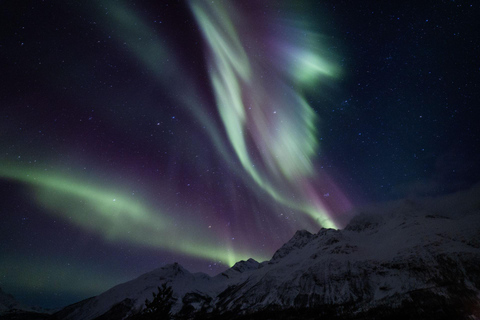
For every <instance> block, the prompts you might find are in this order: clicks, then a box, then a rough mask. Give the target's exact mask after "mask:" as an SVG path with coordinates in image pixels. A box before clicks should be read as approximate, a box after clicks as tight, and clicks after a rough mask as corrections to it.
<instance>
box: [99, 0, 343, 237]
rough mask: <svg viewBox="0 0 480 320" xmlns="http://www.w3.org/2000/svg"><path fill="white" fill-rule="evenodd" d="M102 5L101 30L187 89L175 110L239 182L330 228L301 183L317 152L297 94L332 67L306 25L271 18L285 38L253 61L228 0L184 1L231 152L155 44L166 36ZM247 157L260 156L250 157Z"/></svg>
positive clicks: (166, 82)
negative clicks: (201, 44) (196, 127)
mask: <svg viewBox="0 0 480 320" xmlns="http://www.w3.org/2000/svg"><path fill="white" fill-rule="evenodd" d="M106 4H107V5H106V6H105V7H104V6H102V7H101V13H102V19H100V20H99V23H101V24H103V25H104V28H105V29H106V30H110V29H115V30H116V35H115V36H114V38H116V39H117V41H118V42H119V43H121V45H122V46H127V47H128V48H129V49H130V51H131V52H132V53H133V54H134V56H135V57H136V58H137V60H138V61H139V62H141V63H142V64H143V65H144V66H145V67H146V68H147V69H148V70H150V71H152V72H153V74H154V75H155V77H156V78H157V79H158V80H159V81H160V83H161V85H162V87H163V88H164V89H165V90H167V91H172V92H174V91H175V88H178V87H188V88H189V89H188V91H186V92H184V94H182V95H177V96H176V97H175V99H176V100H177V102H178V104H179V106H182V107H184V108H186V110H188V111H189V112H190V113H191V114H192V119H196V120H198V121H199V122H200V124H201V126H202V128H204V129H206V130H207V132H208V134H209V136H210V138H211V139H212V141H213V143H214V145H215V147H216V148H217V152H218V153H219V154H220V155H221V156H222V157H223V158H224V160H225V161H227V162H229V163H230V164H232V167H235V164H236V163H237V161H236V160H235V158H236V159H238V161H239V162H240V164H241V168H242V169H243V171H244V172H246V173H247V175H243V174H241V173H240V174H239V175H240V176H241V177H243V178H244V179H245V180H246V182H247V183H250V182H253V184H252V187H259V188H260V189H261V190H263V191H265V192H266V193H267V194H268V195H269V196H271V197H272V198H273V199H274V200H275V201H277V202H278V203H279V204H280V205H282V206H285V207H288V208H291V209H293V210H296V211H298V212H302V213H305V214H306V215H307V216H308V217H310V218H312V219H313V220H314V221H315V223H316V224H317V225H319V226H322V227H328V228H338V226H337V225H336V223H335V222H334V221H333V220H332V219H331V218H330V216H329V213H328V212H327V210H326V209H325V208H324V206H323V205H322V200H321V198H320V197H319V196H318V195H315V192H312V190H313V189H314V187H313V186H312V184H311V183H310V182H309V180H311V181H313V180H316V179H319V177H318V175H317V173H316V172H315V168H313V166H312V159H313V158H314V157H315V156H316V155H317V152H318V141H317V137H316V136H317V129H316V125H317V124H318V119H317V116H316V114H315V113H314V112H313V110H312V108H311V106H310V105H309V104H308V102H307V101H306V99H305V98H304V96H303V95H302V91H303V90H307V89H311V88H315V85H316V84H317V83H318V82H319V80H321V79H322V77H333V76H335V75H336V74H338V70H337V68H336V67H335V66H334V65H333V64H332V63H329V62H327V61H326V60H325V59H323V58H322V55H321V52H322V48H321V47H320V45H319V44H320V43H321V37H320V36H319V35H318V34H316V33H315V32H312V31H309V28H310V27H311V26H309V25H308V23H305V22H301V23H299V22H297V21H293V22H292V21H291V20H287V21H282V22H285V25H287V27H285V26H284V25H281V26H279V25H278V21H274V22H273V23H276V27H280V28H285V30H284V31H285V32H284V34H288V35H289V36H288V37H286V36H284V35H283V34H282V37H283V38H284V39H282V40H283V42H282V43H279V44H278V45H277V46H276V47H274V48H273V49H271V50H273V51H276V52H280V54H278V55H277V56H276V57H274V58H272V59H266V58H258V57H257V56H258V55H257V54H256V52H255V51H254V50H253V49H251V51H252V52H249V51H248V50H246V45H245V44H244V42H247V41H250V42H249V43H252V42H253V41H252V39H248V36H247V35H245V36H244V37H243V38H242V37H240V35H239V33H238V32H237V30H238V29H240V28H244V29H245V28H247V29H248V28H249V22H252V21H247V20H245V21H242V16H241V14H239V13H241V12H240V11H237V9H236V8H235V3H234V2H229V6H228V10H227V6H226V5H225V6H223V5H222V3H221V2H220V3H217V2H216V3H211V2H208V1H203V0H192V1H190V2H189V4H190V7H191V10H192V12H193V15H194V17H195V19H196V21H197V23H198V25H199V27H200V29H201V31H202V33H203V35H204V38H205V40H206V43H207V44H208V49H209V54H210V57H209V58H210V63H209V66H210V68H209V70H210V79H211V84H212V87H213V91H214V94H215V98H216V104H217V109H218V112H219V114H220V117H221V119H222V121H223V130H224V131H225V133H226V135H227V137H228V142H229V143H230V146H231V147H232V149H233V150H234V155H232V154H231V152H229V148H227V145H226V143H227V141H226V139H225V138H224V136H225V133H223V130H222V129H221V128H219V127H218V125H217V124H216V123H215V122H214V121H213V120H212V119H211V117H209V116H208V114H207V113H206V111H205V110H204V108H203V107H202V105H205V102H202V96H203V95H202V94H201V93H200V92H201V90H200V89H199V88H198V85H197V84H195V83H194V82H193V81H192V80H191V77H190V76H189V75H188V71H187V70H184V69H183V68H182V64H181V63H180V62H179V61H178V59H176V56H175V54H174V50H173V49H171V48H169V46H168V45H167V44H166V43H167V42H166V41H165V39H163V38H166V37H163V38H162V35H161V33H159V32H160V31H158V32H154V31H153V30H152V29H151V28H149V27H148V26H147V25H146V24H145V23H144V22H143V20H142V18H141V17H140V16H138V15H137V14H136V13H135V12H133V11H132V10H131V9H129V8H128V6H127V5H126V3H124V2H122V1H107V2H106ZM105 11H106V12H105ZM99 13H100V12H99ZM105 13H108V14H105ZM99 17H100V16H99ZM233 17H234V18H233ZM299 20H301V19H299ZM113 26H116V28H114V27H113ZM240 26H241V27H240ZM282 37H279V38H282ZM142 39H150V40H151V41H143V40H142ZM262 53H263V52H262ZM266 54H268V52H267V53H263V55H264V56H265V55H266ZM269 60H273V62H269ZM269 73H271V74H272V75H271V76H269V77H268V79H263V74H269ZM285 79H287V80H285ZM272 114H275V118H273V117H272V116H271V115H272ZM250 138H251V139H250ZM251 140H253V141H254V144H253V145H252V144H251V143H250V141H251ZM252 152H253V153H255V152H258V153H260V156H259V157H255V158H253V157H252V156H251V153H252ZM237 170H238V169H237ZM247 177H250V179H247ZM320 179H321V178H320ZM280 186H282V187H280ZM307 194H308V195H307ZM292 195H293V196H292ZM310 225H311V220H305V221H303V226H304V227H305V228H308V227H309V226H310Z"/></svg>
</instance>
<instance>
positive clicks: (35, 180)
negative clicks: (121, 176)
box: [0, 164, 266, 266]
mask: <svg viewBox="0 0 480 320" xmlns="http://www.w3.org/2000/svg"><path fill="white" fill-rule="evenodd" d="M0 178H3V179H11V180H14V181H17V182H21V183H24V184H27V185H29V186H31V187H33V188H34V191H35V199H36V201H37V202H38V203H39V204H40V205H41V206H43V207H45V208H46V209H47V210H48V211H49V212H52V213H54V214H56V215H57V216H58V217H60V218H62V219H64V220H65V221H67V222H70V223H72V224H74V225H76V226H79V227H81V228H83V229H85V230H89V231H92V232H95V233H97V234H99V235H101V236H103V237H104V238H105V239H106V240H108V241H125V242H128V243H131V244H136V245H142V246H147V247H152V248H160V249H164V250H168V251H171V252H175V253H180V254H186V255H188V256H191V257H197V258H203V259H206V260H207V259H209V260H213V261H218V262H221V263H223V264H226V265H228V266H232V265H233V264H234V263H235V262H237V261H239V260H240V259H248V258H250V257H252V252H239V251H237V250H235V249H234V248H232V247H231V246H230V245H229V244H225V245H223V246H222V243H225V241H222V239H215V238H213V237H212V235H211V234H207V233H205V232H202V230H208V227H207V226H203V227H202V223H201V222H200V221H195V220H193V219H192V218H190V219H189V220H190V221H189V222H188V223H182V228H183V229H186V230H189V231H190V232H180V231H179V230H178V227H176V226H175V223H174V221H172V219H170V218H169V217H168V216H167V215H165V214H162V213H161V212H159V211H157V210H155V211H154V210H152V209H150V208H149V207H148V206H146V205H144V204H143V203H142V202H141V201H140V200H138V199H136V198H135V197H133V196H130V195H128V194H127V193H125V192H120V191H117V190H106V189H103V188H99V187H97V186H96V185H93V184H87V183H83V182H81V181H78V180H75V179H73V178H70V177H66V176H61V175H60V174H58V173H55V172H51V171H40V170H34V169H31V168H19V167H16V166H11V165H6V164H2V166H0ZM253 258H254V259H258V260H259V261H263V260H266V257H264V256H258V255H257V256H255V255H254V254H253Z"/></svg>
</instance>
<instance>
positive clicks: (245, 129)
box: [0, 0, 480, 307]
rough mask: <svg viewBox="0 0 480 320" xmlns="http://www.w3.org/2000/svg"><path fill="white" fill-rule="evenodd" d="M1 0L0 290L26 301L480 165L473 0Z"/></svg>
mask: <svg viewBox="0 0 480 320" xmlns="http://www.w3.org/2000/svg"><path fill="white" fill-rule="evenodd" d="M459 5H460V6H459ZM1 6H2V7H3V9H4V10H2V17H1V18H2V19H0V21H2V22H1V25H2V28H1V34H2V37H1V38H0V54H1V58H2V65H3V66H2V72H1V75H0V78H1V80H2V88H1V91H0V92H1V95H0V106H1V108H2V109H1V110H2V113H1V117H0V137H1V140H0V147H1V151H2V152H1V153H0V154H1V156H0V186H1V188H2V193H1V194H2V196H1V198H0V199H1V200H0V201H1V208H2V209H1V217H2V224H1V226H0V287H1V288H2V289H3V290H4V291H6V292H9V293H13V294H14V295H15V296H16V297H18V298H19V299H21V300H22V299H23V301H25V302H26V303H28V304H32V305H33V304H38V305H43V306H47V307H59V306H63V305H66V304H68V303H73V302H76V301H78V300H80V299H83V298H87V297H89V296H92V295H95V294H98V293H100V292H102V291H104V290H106V289H108V288H110V287H111V286H113V285H115V284H118V283H120V282H122V281H126V280H129V279H132V278H134V277H136V276H138V275H140V274H141V273H143V272H147V271H150V270H152V269H154V268H157V267H161V266H163V265H165V264H168V263H173V262H175V261H178V262H179V263H180V264H182V265H183V266H185V267H186V268H187V269H189V270H191V271H203V272H208V273H210V274H216V273H218V272H220V271H222V270H224V269H225V268H226V267H228V266H231V265H232V264H234V263H235V262H236V261H238V260H241V259H248V258H250V257H251V258H254V259H256V260H259V261H260V260H267V259H269V258H270V257H271V256H272V255H273V253H274V252H275V250H276V249H278V248H279V246H281V245H282V244H283V243H284V242H285V241H287V240H288V239H289V238H290V237H291V236H292V235H293V233H294V232H295V231H296V230H298V229H307V230H309V231H311V232H317V231H318V229H319V228H321V227H330V228H339V227H343V226H344V225H345V223H347V222H348V219H349V218H350V213H349V210H350V209H352V208H353V207H354V206H356V205H359V204H363V203H368V202H372V201H385V200H390V199H396V198H399V197H404V196H417V195H431V194H439V193H445V192H451V191H455V190H459V189H461V188H465V187H468V186H470V185H471V184H473V183H475V182H477V181H478V180H479V178H480V174H479V171H478V168H477V167H478V165H477V164H478V160H479V157H478V145H480V144H479V143H478V139H479V138H478V137H479V135H478V131H479V129H478V126H476V125H475V123H476V121H477V120H478V116H476V115H477V114H478V112H475V111H474V110H475V109H474V108H475V106H476V104H477V105H478V101H479V99H478V88H477V89H475V88H476V87H475V86H476V85H478V79H479V71H480V65H478V59H475V53H474V52H476V51H475V50H478V49H479V40H478V37H475V36H474V32H473V31H472V28H471V23H473V19H474V17H475V12H477V13H478V8H476V7H475V5H474V4H473V2H472V3H469V2H468V1H465V2H462V3H461V4H460V3H458V2H454V1H448V2H447V1H445V2H438V3H437V2H435V3H434V2H433V1H432V2H431V3H425V4H422V5H418V6H416V7H415V8H409V7H408V6H401V5H396V4H381V5H380V4H378V3H375V2H368V1H367V2H364V3H362V4H360V3H357V4H349V3H347V2H338V1H302V2H298V1H285V2H273V1H253V0H252V1H241V2H237V1H213V2H212V1H201V0H192V1H140V2H133V1H117V0H106V1H86V2H81V3H80V2H76V1H43V2H39V1H23V2H22V3H15V4H14V3H11V4H2V5H1ZM378 6H381V7H378ZM432 6H433V7H434V8H435V10H433V9H432V10H431V8H432ZM452 12H453V13H452ZM460 21H462V23H460ZM459 48H462V50H460V49H459ZM474 145H476V147H472V146H474Z"/></svg>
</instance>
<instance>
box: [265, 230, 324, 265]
mask: <svg viewBox="0 0 480 320" xmlns="http://www.w3.org/2000/svg"><path fill="white" fill-rule="evenodd" d="M314 237H315V235H313V234H311V233H310V232H308V231H307V230H298V231H297V232H295V234H294V235H293V237H292V238H291V239H290V240H289V241H288V242H287V243H285V244H284V245H283V246H282V247H281V248H280V249H278V250H277V252H275V254H274V255H273V257H272V260H271V261H277V260H279V259H281V258H283V257H285V256H286V255H288V254H289V253H290V252H292V251H293V250H294V249H300V248H303V247H304V246H305V245H306V244H307V243H309V242H310V240H312V239H313V238H314Z"/></svg>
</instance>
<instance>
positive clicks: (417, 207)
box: [58, 187, 480, 320]
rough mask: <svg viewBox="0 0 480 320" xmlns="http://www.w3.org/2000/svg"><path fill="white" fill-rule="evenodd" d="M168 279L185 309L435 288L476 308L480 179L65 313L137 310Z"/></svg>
mask: <svg viewBox="0 0 480 320" xmlns="http://www.w3.org/2000/svg"><path fill="white" fill-rule="evenodd" d="M165 282H166V283H167V284H168V285H169V286H172V288H173V290H174V296H175V297H176V298H177V301H176V304H175V305H174V308H173V310H172V311H173V312H174V313H176V314H179V315H188V313H189V312H193V311H195V310H200V309H203V311H205V310H207V312H209V311H211V310H215V311H216V312H217V313H220V314H222V313H226V312H227V313H228V312H229V311H230V312H234V313H235V314H247V313H252V312H256V311H260V310H266V309H272V308H273V309H275V308H277V309H288V308H320V307H322V306H338V307H339V308H337V309H338V310H343V311H339V312H357V311H359V310H360V311H362V312H367V311H368V310H370V309H374V308H377V307H379V306H382V307H387V308H399V307H401V306H405V305H406V304H408V303H410V304H412V303H416V301H417V300H420V301H421V300H422V299H424V300H425V299H427V298H428V299H432V297H434V299H437V297H441V299H443V300H442V301H443V302H442V303H444V304H449V303H451V304H455V305H457V304H460V307H461V308H463V307H464V306H463V304H468V306H467V305H465V308H466V310H467V309H468V311H465V312H470V313H471V314H476V312H477V311H480V310H478V309H475V308H478V307H480V305H478V301H480V299H477V296H480V295H479V294H480V290H479V289H480V188H479V187H477V188H474V189H472V190H470V191H467V192H463V193H459V194H456V195H451V196H447V197H443V198H437V199H433V198H432V199H421V200H404V201H397V202H393V203H387V204H384V205H381V206H378V205H377V206H372V207H370V208H364V209H362V210H361V211H359V212H358V214H357V216H356V217H354V218H353V219H352V221H351V222H350V223H349V224H348V225H347V227H346V228H345V229H344V230H333V229H321V230H320V231H319V232H318V233H317V234H311V233H309V232H308V231H305V230H302V231H298V232H297V233H296V234H295V235H294V236H293V238H292V239H291V240H290V241H289V242H287V243H286V244H285V245H283V246H282V247H281V248H280V249H279V250H278V251H277V252H276V253H275V254H274V255H273V258H272V259H271V260H270V261H266V262H262V263H258V262H256V261H254V260H253V259H250V260H248V261H241V262H238V263H237V264H236V265H235V266H233V267H232V268H230V269H228V270H227V271H225V272H223V273H221V274H219V275H217V276H215V277H209V276H208V275H205V274H201V273H197V274H192V273H190V272H188V271H187V270H185V269H183V268H182V267H181V266H180V265H178V264H173V265H169V266H166V267H164V268H160V269H157V270H154V271H152V272H150V273H147V274H145V275H142V276H140V277H139V278H137V279H135V280H132V281H130V282H127V283H124V284H121V285H118V286H116V287H114V288H112V289H110V290H108V291H106V292H105V293H103V294H101V295H99V296H97V297H95V298H92V299H90V300H87V301H84V302H81V303H79V304H77V305H75V306H71V307H68V308H67V309H65V310H63V311H62V312H61V313H60V314H59V317H58V318H59V319H75V320H81V319H82V320H83V319H95V318H96V317H98V316H100V315H102V314H105V313H106V312H107V311H109V310H111V309H112V307H114V306H115V305H117V308H118V304H119V303H120V304H121V306H122V308H123V309H122V310H123V311H122V312H123V315H128V314H131V313H134V312H136V311H138V310H140V309H141V308H142V306H143V303H144V301H145V299H147V298H148V299H151V297H152V292H153V291H156V288H157V287H158V286H160V285H161V284H162V283H165ZM473 300H475V301H477V302H475V301H473ZM435 301H436V300H435ZM459 301H460V302H459ZM472 301H473V302H472ZM340 307H341V308H340Z"/></svg>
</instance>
